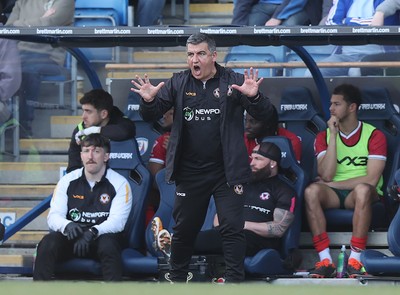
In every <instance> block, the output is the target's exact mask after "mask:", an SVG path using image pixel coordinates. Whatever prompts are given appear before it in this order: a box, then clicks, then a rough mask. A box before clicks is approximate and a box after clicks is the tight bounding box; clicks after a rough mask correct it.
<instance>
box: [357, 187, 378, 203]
mask: <svg viewBox="0 0 400 295" xmlns="http://www.w3.org/2000/svg"><path fill="white" fill-rule="evenodd" d="M353 194H354V202H355V204H356V205H357V204H365V205H368V204H371V203H372V201H373V199H374V196H375V195H376V189H375V187H373V186H372V185H369V184H367V183H360V184H357V185H356V187H355V188H354V189H353Z"/></svg>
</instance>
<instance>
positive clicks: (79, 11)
mask: <svg viewBox="0 0 400 295" xmlns="http://www.w3.org/2000/svg"><path fill="white" fill-rule="evenodd" d="M75 18H78V19H84V18H87V19H89V18H90V19H109V21H110V22H111V23H112V25H113V26H127V25H128V0H76V1H75Z"/></svg>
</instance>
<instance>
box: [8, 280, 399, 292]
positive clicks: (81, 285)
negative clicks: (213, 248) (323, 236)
mask: <svg viewBox="0 0 400 295" xmlns="http://www.w3.org/2000/svg"><path fill="white" fill-rule="evenodd" d="M0 286H1V287H0V290H1V294H7V295H14V294H15V295H23V294H29V295H43V294H46V295H47V294H51V295H71V294H85V295H89V294H94V295H103V294H104V295H124V294H132V295H136V294H137V295H158V294H162V295H214V294H216V295H247V294H248V295H257V294H270V295H281V294H282V295H286V294H288V295H289V294H290V295H294V294H296V295H314V294H315V295H321V294H322V295H331V294H332V295H338V294H354V295H358V294H359V295H376V294H379V295H386V294H390V295H392V294H396V293H397V292H398V291H399V287H398V286H396V285H387V284H385V285H383V284H376V285H361V284H360V285H355V286H343V285H338V286H332V285H321V284H317V285H304V284H298V285H287V286H282V285H273V284H269V283H243V284H240V285H213V284H209V283H191V284H175V285H170V284H168V283H150V282H123V283H102V282H97V281H96V282H81V281H79V282H77V281H68V282H66V281H61V282H60V281H54V282H48V283H47V282H33V281H31V280H23V281H18V280H12V281H7V280H0Z"/></svg>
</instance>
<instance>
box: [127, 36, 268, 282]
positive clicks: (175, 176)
mask: <svg viewBox="0 0 400 295" xmlns="http://www.w3.org/2000/svg"><path fill="white" fill-rule="evenodd" d="M186 48H187V63H188V66H189V69H188V70H186V71H182V72H179V73H175V74H174V75H173V76H172V78H171V79H169V80H167V81H166V82H161V83H159V84H158V85H156V86H154V85H152V84H151V83H150V80H149V77H148V76H147V75H146V74H145V75H144V78H143V79H142V78H141V77H139V76H136V78H137V80H133V81H132V84H133V85H134V88H132V91H135V92H136V93H138V94H139V95H140V96H141V97H142V99H141V105H140V112H141V115H142V117H143V119H144V120H154V119H158V118H160V117H161V116H162V115H163V114H164V113H165V112H166V111H168V110H169V109H170V108H171V107H174V110H175V117H174V122H173V125H172V129H171V135H170V139H169V144H168V150H167V166H166V169H167V171H166V177H167V180H175V182H176V199H175V207H174V211H173V217H174V219H175V221H176V226H175V227H174V236H173V240H172V249H171V250H172V253H171V260H170V263H171V271H170V273H167V274H166V279H167V280H169V281H171V282H186V281H188V280H189V279H190V278H191V276H190V273H188V268H189V263H190V258H191V255H192V252H193V245H194V241H195V239H196V236H197V234H198V232H199V230H200V228H201V226H202V224H203V222H204V219H205V216H206V213H207V208H208V204H209V201H210V198H211V196H213V197H214V199H215V203H216V207H217V213H218V217H219V223H220V225H221V226H220V232H221V235H222V240H223V249H224V258H225V263H226V275H225V279H226V281H227V282H240V281H243V280H244V257H245V250H246V245H245V238H244V233H243V227H244V220H243V184H244V183H247V182H248V181H249V180H250V177H251V170H250V167H249V163H248V156H247V152H246V147H245V145H244V141H243V133H244V126H243V121H244V120H243V113H244V111H245V110H247V112H249V113H250V114H252V116H254V117H255V118H259V119H261V118H263V117H265V116H268V115H269V114H270V112H271V111H272V104H271V103H270V101H269V99H268V98H266V97H265V96H264V95H263V94H262V93H260V92H259V87H260V84H261V82H262V80H263V79H262V78H261V79H258V70H254V69H253V68H250V70H246V71H245V73H244V75H243V74H239V73H235V72H234V71H232V70H231V69H227V68H224V67H222V66H220V65H219V64H217V63H216V60H217V51H216V43H215V40H214V39H213V38H212V37H211V36H209V35H207V34H202V33H196V34H193V35H191V36H190V37H189V38H188V39H187V42H186Z"/></svg>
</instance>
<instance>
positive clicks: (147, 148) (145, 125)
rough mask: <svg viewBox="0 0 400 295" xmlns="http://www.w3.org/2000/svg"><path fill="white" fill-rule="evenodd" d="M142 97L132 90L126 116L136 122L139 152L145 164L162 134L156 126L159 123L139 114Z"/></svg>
mask: <svg viewBox="0 0 400 295" xmlns="http://www.w3.org/2000/svg"><path fill="white" fill-rule="evenodd" d="M139 103H140V97H139V95H138V94H136V93H135V92H133V91H131V92H130V93H129V96H128V104H127V108H126V110H125V116H127V117H128V118H129V119H131V120H132V121H134V122H135V126H136V140H137V142H138V146H139V153H140V156H141V158H142V161H143V163H144V165H145V166H147V164H148V162H149V158H150V153H151V149H152V148H153V144H154V142H155V141H156V139H157V138H158V137H159V136H160V135H161V133H162V132H161V130H159V128H158V129H157V128H155V127H156V126H157V123H156V122H155V123H153V122H145V121H143V119H142V117H141V116H140V114H139Z"/></svg>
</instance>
